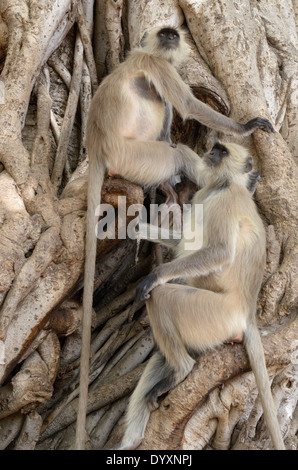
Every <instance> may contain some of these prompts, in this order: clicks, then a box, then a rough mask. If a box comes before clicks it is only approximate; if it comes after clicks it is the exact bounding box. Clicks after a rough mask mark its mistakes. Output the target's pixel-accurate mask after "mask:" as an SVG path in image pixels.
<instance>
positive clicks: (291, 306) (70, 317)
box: [0, 0, 298, 450]
mask: <svg viewBox="0 0 298 470" xmlns="http://www.w3.org/2000/svg"><path fill="white" fill-rule="evenodd" d="M0 13H1V15H0V72H1V76H0V266H1V268H0V384H1V387H0V431H1V432H0V448H1V449H14V450H18V449H28V450H31V449H34V448H37V449H62V450H66V449H71V448H73V446H74V435H75V432H74V421H75V415H76V410H77V402H78V368H79V356H80V338H81V318H82V307H81V294H82V286H83V278H82V272H83V264H84V236H85V213H86V185H87V177H88V156H87V154H86V143H85V131H86V118H87V114H88V109H89V105H90V100H91V97H92V94H93V93H94V91H95V89H96V82H97V81H101V80H102V78H103V77H104V76H105V75H106V74H107V73H109V72H110V71H112V70H113V68H114V67H115V66H117V64H119V62H121V61H122V60H124V58H125V56H126V54H127V52H128V50H129V49H131V48H132V47H135V46H138V45H139V43H140V40H141V39H142V37H143V35H144V33H145V32H146V31H147V30H150V28H152V27H153V26H157V25H165V24H166V25H173V26H183V27H184V28H185V29H186V30H187V32H188V37H189V42H190V45H191V54H190V56H189V57H188V59H187V61H186V62H185V63H184V64H183V67H181V69H180V70H179V72H180V74H181V76H182V77H183V79H184V80H185V81H186V82H187V83H188V84H189V85H190V86H191V87H192V89H193V91H194V93H195V94H196V96H197V97H198V98H199V99H201V100H203V101H204V102H206V103H208V104H209V105H210V106H212V107H213V108H215V109H217V110H219V111H220V112H222V113H224V114H226V115H230V116H231V117H232V118H234V119H235V120H237V121H241V122H246V121H248V120H249V119H251V118H254V117H256V116H262V117H266V118H268V119H270V121H271V122H272V123H273V125H274V127H275V130H276V132H275V133H274V134H270V135H267V134H265V133H263V132H262V131H257V132H255V133H254V135H253V137H251V138H248V139H244V140H241V141H239V140H238V142H240V143H242V144H244V145H246V146H248V147H249V148H250V151H251V153H252V155H253V157H254V162H255V165H256V166H257V167H258V169H259V171H260V173H261V181H260V182H259V183H258V186H257V190H256V193H255V199H256V203H257V205H258V208H259V210H260V213H261V215H262V217H263V220H264V224H265V226H266V232H267V266H266V272H265V276H264V283H263V287H262V290H261V293H260V297H259V303H258V321H259V325H260V327H261V332H262V338H263V344H264V349H265V355H266V361H267V365H268V370H269V374H270V378H271V380H272V390H273V394H274V399H275V402H276V405H277V407H278V416H279V420H280V424H281V429H282V432H283V436H284V439H285V442H286V447H287V448H288V449H296V448H297V423H298V416H297V378H298V369H297V364H298V358H297V351H298V340H297V332H298V328H297V318H296V316H297V284H298V273H297V270H298V268H297V266H298V252H297V246H298V245H297V180H298V179H297V161H298V141H297V133H298V80H297V71H298V70H297V68H298V36H297V27H298V3H297V1H296V0H292V1H285V0H277V1H274V0H260V1H257V0H250V1H247V2H241V1H239V0H233V1H226V0H211V1H206V0H164V1H163V2H158V1H157V0H148V1H146V2H144V1H141V0H129V1H125V0H96V1H94V2H93V1H90V0H82V1H79V0H59V1H56V0H41V1H36V0H18V1H15V0H2V1H1V2H0ZM172 138H173V140H174V141H183V142H186V143H188V144H189V145H190V146H191V147H192V148H194V149H195V150H196V151H197V152H198V154H202V152H203V151H204V149H205V148H206V145H208V141H209V139H212V132H210V130H208V129H206V128H204V126H200V125H199V124H198V123H194V122H192V121H190V122H187V123H182V121H181V119H180V118H179V116H176V117H175V122H174V125H173V135H172ZM118 196H126V198H127V205H129V204H133V203H139V204H142V203H143V201H144V197H145V196H146V195H144V193H143V190H142V188H140V187H138V186H136V185H134V184H131V183H129V182H128V181H125V180H123V179H121V178H107V179H106V181H105V184H104V188H103V202H107V203H109V204H112V205H113V206H114V208H115V210H116V211H117V210H120V208H119V207H118ZM148 197H149V196H148V195H147V196H146V198H147V199H146V200H148ZM150 197H153V195H152V194H151V195H150ZM158 197H161V196H160V195H159V196H158ZM161 200H162V201H163V199H161ZM129 221H130V218H127V220H126V223H129ZM163 254H164V255H165V256H164V258H165V261H166V259H168V258H167V257H168V253H166V252H164V253H163ZM157 261H158V258H157V254H156V251H155V250H152V248H151V246H150V245H149V244H148V243H142V244H138V243H137V242H136V241H133V240H117V239H115V240H104V241H100V242H98V250H97V268H96V279H95V292H94V318H93V334H92V344H91V350H92V357H91V367H90V394H89V402H88V417H87V432H88V437H89V440H88V448H90V449H101V448H103V447H105V446H106V447H108V446H110V445H112V444H113V443H115V442H117V441H118V440H119V439H120V438H121V432H122V417H123V413H124V411H125V409H126V406H127V401H128V398H129V395H130V393H131V392H132V390H133V389H134V387H135V385H136V383H137V381H138V379H139V377H140V375H141V373H142V371H143V369H144V365H145V364H144V363H145V361H146V360H147V358H148V357H149V356H150V354H151V353H152V351H153V349H154V341H153V337H152V334H151V331H150V326H149V323H148V318H147V315H146V311H145V309H144V306H139V307H138V310H137V311H136V312H134V313H135V315H134V316H133V315H132V311H131V305H132V303H133V299H134V295H135V287H136V285H137V283H138V282H139V280H140V279H142V278H143V276H144V275H146V274H147V273H148V272H149V271H150V269H151V268H152V265H153V264H154V263H156V262H157ZM211 448H215V449H270V448H271V441H270V439H269V438H268V434H267V432H266V426H265V425H264V422H263V419H262V409H261V406H260V403H259V400H258V397H257V391H256V386H255V381H254V378H253V374H252V373H251V371H250V368H249V364H248V362H247V357H246V354H245V352H244V348H243V346H242V345H241V344H234V345H231V344H227V345H223V346H221V347H220V348H217V349H216V350H214V351H210V352H208V353H206V354H204V355H202V356H201V357H199V358H198V361H197V365H196V366H195V368H194V370H193V371H192V373H191V374H190V375H189V377H188V378H187V379H186V380H185V381H184V382H183V383H181V384H180V385H179V386H178V387H176V388H175V389H174V390H172V391H171V392H170V393H169V394H168V395H167V396H166V397H164V398H163V399H162V400H161V402H160V407H159V409H158V410H156V411H155V412H153V413H152V415H151V418H150V421H149V424H148V427H147V431H146V436H145V439H144V441H143V442H142V444H141V446H140V449H152V450H153V449H154V450H156V449H185V450H188V449H211Z"/></svg>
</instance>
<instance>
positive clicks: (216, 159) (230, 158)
mask: <svg viewBox="0 0 298 470" xmlns="http://www.w3.org/2000/svg"><path fill="white" fill-rule="evenodd" d="M203 162H204V163H205V168H204V170H203V179H204V180H205V182H214V183H215V184H216V183H218V184H230V183H231V182H232V181H233V182H236V183H238V184H241V185H243V186H245V187H247V188H248V189H249V187H250V185H251V179H252V178H251V175H252V169H253V161H252V157H251V155H250V154H249V152H248V150H247V149H246V148H245V147H242V146H241V145H238V144H234V143H225V144H223V143H221V142H216V144H215V145H214V146H213V148H212V149H211V150H210V152H208V153H206V154H205V155H204V156H203ZM256 175H257V173H256V172H255V173H254V177H253V179H254V180H255V182H257V180H258V178H257V177H256Z"/></svg>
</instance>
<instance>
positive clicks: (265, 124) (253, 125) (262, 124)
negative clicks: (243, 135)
mask: <svg viewBox="0 0 298 470" xmlns="http://www.w3.org/2000/svg"><path fill="white" fill-rule="evenodd" d="M244 127H245V130H246V131H251V132H253V131H255V130H256V129H262V130H263V131H265V132H274V129H273V126H272V124H271V122H269V121H268V119H263V118H260V117H257V118H254V119H252V120H251V121H248V122H247V123H246V124H245V125H244Z"/></svg>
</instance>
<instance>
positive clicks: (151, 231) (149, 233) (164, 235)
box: [139, 223, 181, 248]
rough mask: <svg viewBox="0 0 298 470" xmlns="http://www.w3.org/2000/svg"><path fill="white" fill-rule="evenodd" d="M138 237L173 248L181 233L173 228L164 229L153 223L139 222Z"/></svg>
mask: <svg viewBox="0 0 298 470" xmlns="http://www.w3.org/2000/svg"><path fill="white" fill-rule="evenodd" d="M139 234H140V238H141V239H143V240H149V241H151V242H153V243H160V244H161V245H163V246H167V247H168V248H175V246H177V245H178V243H179V242H180V241H181V234H180V233H178V232H176V231H175V230H173V229H165V228H162V227H158V226H157V225H153V224H143V223H140V224H139Z"/></svg>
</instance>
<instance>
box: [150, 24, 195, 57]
mask: <svg viewBox="0 0 298 470" xmlns="http://www.w3.org/2000/svg"><path fill="white" fill-rule="evenodd" d="M141 46H142V49H143V51H144V52H147V53H148V54H152V55H155V56H157V57H162V58H163V59H166V60H167V61H168V62H170V63H171V64H173V65H175V66H177V65H178V64H179V63H180V62H181V61H182V60H184V59H185V57H186V55H187V53H188V47H187V44H186V41H185V34H184V31H182V30H181V29H180V28H173V27H171V26H167V27H164V28H160V27H157V28H154V29H152V30H151V31H150V32H149V33H146V34H145V35H144V37H143V39H142V42H141Z"/></svg>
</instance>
